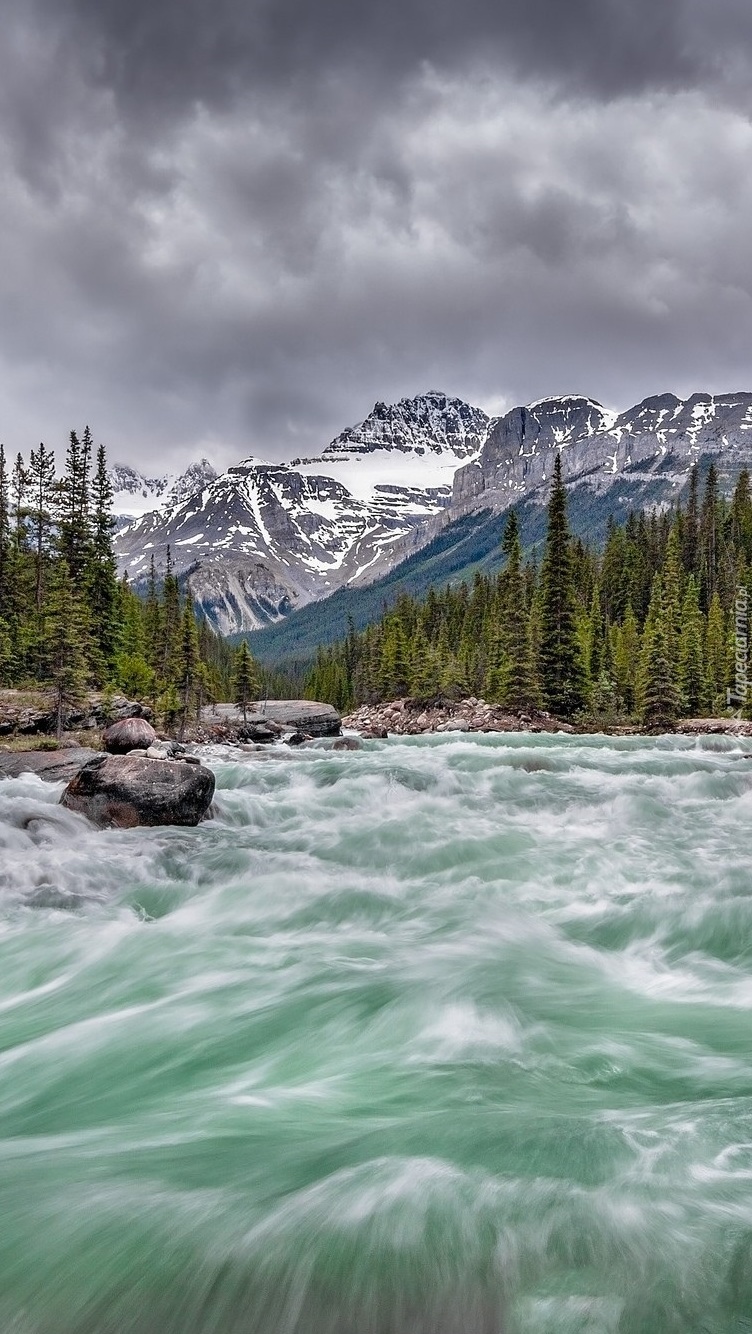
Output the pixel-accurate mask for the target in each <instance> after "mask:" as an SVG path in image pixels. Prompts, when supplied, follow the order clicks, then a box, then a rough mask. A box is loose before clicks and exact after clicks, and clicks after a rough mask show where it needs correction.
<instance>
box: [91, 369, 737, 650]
mask: <svg viewBox="0 0 752 1334" xmlns="http://www.w3.org/2000/svg"><path fill="white" fill-rule="evenodd" d="M557 452H561V456H562V465H563V472H564V477H565V479H566V481H567V484H568V486H569V488H570V490H572V492H573V506H574V509H573V514H574V513H575V512H576V513H577V514H579V515H580V518H581V530H582V531H583V532H588V533H591V534H595V533H597V532H598V531H600V529H601V528H602V527H603V524H604V523H605V519H606V517H607V515H608V513H610V512H612V511H613V512H626V511H627V510H628V509H629V508H638V507H640V506H644V505H651V506H658V507H665V506H667V505H669V504H671V503H672V502H673V501H675V500H676V498H677V496H678V495H679V493H680V492H681V490H682V488H683V487H684V486H685V484H686V480H687V476H688V473H689V470H690V468H691V466H692V464H693V463H695V462H699V461H701V460H706V459H708V458H709V457H713V458H714V459H715V461H716V464H717V466H718V469H719V473H720V477H721V483H722V485H723V484H725V485H726V487H727V488H728V489H730V487H731V486H732V485H733V482H734V481H735V479H736V477H737V476H738V474H739V471H740V470H741V468H742V467H752V394H749V393H737V394H723V395H715V396H713V395H711V394H694V395H692V397H691V398H689V399H687V400H681V399H678V398H676V397H675V396H674V395H673V394H663V395H660V396H658V397H655V398H649V399H645V400H644V402H642V403H639V404H637V405H636V406H635V407H633V408H630V409H629V410H628V411H627V412H623V413H621V414H617V413H615V412H612V411H610V410H608V409H606V408H604V407H602V406H601V404H599V403H597V402H595V400H593V399H591V398H587V397H583V396H578V395H572V394H569V395H562V396H560V397H555V398H548V399H541V400H539V401H537V402H536V403H532V404H529V405H527V406H525V407H516V408H513V409H512V410H511V411H510V412H507V413H505V414H504V416H502V417H499V418H495V419H490V418H489V417H488V416H487V415H486V414H485V413H484V412H482V411H481V410H480V409H478V408H474V407H472V406H470V405H469V404H467V403H464V402H463V401H462V400H461V399H457V398H452V397H450V396H448V395H446V394H444V393H442V392H440V391H438V390H435V391H431V392H430V393H427V394H422V395H418V396H416V397H415V398H413V399H401V400H400V402H399V403H397V404H393V405H391V406H387V405H386V404H384V403H377V404H376V405H375V407H374V409H373V411H372V412H371V413H370V414H369V416H368V417H366V418H365V419H364V421H362V422H361V423H360V424H359V425H357V426H354V427H350V428H348V430H346V431H344V432H342V434H341V435H339V436H337V437H336V439H334V440H333V441H332V442H331V444H330V445H328V446H327V448H326V449H325V450H324V451H323V453H322V454H321V455H320V456H319V457H318V458H315V459H296V460H294V461H293V463H292V464H284V463H264V462H261V461H259V460H257V459H246V460H245V461H244V462H243V463H241V464H239V465H237V466H236V467H234V468H230V469H229V470H228V471H227V472H226V473H224V474H223V475H222V476H221V477H216V476H214V475H213V470H212V469H211V465H207V464H206V463H205V462H204V463H202V464H199V465H196V468H197V469H198V471H197V472H196V473H195V474H194V475H193V476H192V477H191V476H189V475H188V474H186V475H184V476H183V477H182V478H180V479H175V480H174V481H173V482H172V485H171V488H170V489H169V490H163V491H162V492H160V496H164V497H165V498H166V500H167V502H168V503H167V504H166V505H165V504H162V503H161V502H160V507H159V508H157V509H154V510H153V512H151V513H148V514H146V515H144V516H143V517H142V518H140V519H138V520H137V521H136V522H134V523H131V524H129V525H128V526H127V527H126V528H125V529H124V530H123V531H122V532H121V533H120V534H119V535H118V538H117V543H116V548H117V555H118V559H119V562H120V567H121V570H125V571H127V572H128V575H129V577H131V578H132V579H134V580H135V581H136V582H138V581H139V580H143V579H144V578H145V576H146V574H147V572H148V568H149V562H150V560H151V558H152V557H154V560H155V563H156V566H157V569H158V570H159V571H163V570H164V567H165V563H166V558H167V548H168V546H169V547H170V549H171V553H172V558H173V561H174V564H175V568H176V570H177V572H178V574H180V575H181V576H183V577H184V578H189V579H190V582H191V589H192V592H193V595H194V597H195V598H196V600H197V601H198V603H199V604H200V605H201V606H202V608H203V610H204V611H205V613H206V615H207V616H208V617H209V619H210V620H211V621H212V623H213V624H214V626H215V627H216V628H217V629H218V630H219V631H220V632H222V633H225V634H232V633H238V632H242V631H246V630H248V631H252V630H256V629H259V628H260V627H262V626H265V625H267V626H269V625H272V626H273V625H274V624H275V623H277V622H279V621H280V620H283V619H284V618H285V617H287V616H289V615H290V614H291V613H292V612H294V611H296V610H299V609H301V608H304V607H305V606H306V605H307V604H309V603H313V602H317V601H319V600H321V599H323V598H328V597H329V596H330V595H331V594H332V593H334V592H336V590H337V589H340V588H343V587H348V588H354V589H356V590H357V589H359V588H360V587H361V586H363V585H369V584H372V583H374V582H375V581H378V580H381V579H383V578H385V577H388V576H389V574H390V571H392V570H393V569H394V568H395V567H397V566H401V565H402V563H403V562H405V561H406V560H408V559H410V560H411V559H412V558H413V557H414V556H415V555H416V553H419V552H420V551H421V549H422V548H426V549H427V550H429V551H430V550H433V549H434V548H433V546H432V544H433V543H434V542H435V541H439V548H438V549H440V550H442V551H444V550H447V548H444V547H442V546H441V543H442V542H444V541H447V540H448V541H449V543H450V545H451V544H452V543H453V542H454V539H453V538H452V537H450V538H449V539H446V538H445V537H444V536H443V533H444V530H445V529H446V525H447V523H450V524H451V523H452V522H454V521H456V520H459V519H462V518H464V517H467V516H471V515H473V514H476V513H479V512H480V513H488V512H491V513H494V514H499V513H501V512H503V511H504V510H505V509H507V508H508V507H509V506H510V505H512V504H514V505H520V504H523V503H524V505H525V506H526V507H527V504H528V502H529V504H530V509H529V514H530V516H531V522H532V516H534V515H535V514H536V513H537V512H538V510H539V509H540V506H541V505H542V504H544V503H545V499H546V496H547V491H548V485H549V481H550V477H551V471H552V468H553V461H554V457H555V455H556V453H557ZM202 469H204V472H202V471H201V470H202ZM207 469H208V470H209V471H206V470H207ZM121 471H122V472H124V470H121ZM163 480H164V483H165V487H166V482H167V479H163ZM194 481H195V482H196V483H197V486H196V487H193V482H194ZM141 482H142V483H145V485H146V489H147V491H148V487H149V486H151V485H152V483H146V482H145V479H143V478H142V479H141ZM121 483H122V486H123V488H124V489H125V490H126V491H127V489H128V486H127V485H126V483H127V478H121ZM159 484H160V485H161V484H162V483H161V481H160V482H159ZM128 485H130V483H128ZM154 485H155V486H156V485H157V483H154ZM192 491H195V494H190V495H188V494H187V493H188V492H192ZM136 492H139V483H138V478H136V482H135V484H134V485H133V486H131V493H132V494H135V493H136ZM139 495H140V497H141V499H140V501H139V503H148V496H147V494H146V493H145V492H144V487H143V486H142V487H141V491H140V492H139ZM485 522H486V520H485V519H481V520H480V521H479V528H478V531H479V532H480V531H481V530H484V524H485ZM471 528H473V525H472V524H470V525H469V528H468V530H467V531H468V532H469V531H470V529H471ZM531 531H532V530H531ZM463 540H464V539H463ZM458 558H459V556H458ZM430 559H431V557H430V556H429V557H428V563H427V564H426V563H422V562H420V561H418V562H417V563H416V565H415V566H414V567H413V566H410V568H411V569H412V568H414V569H416V570H417V569H418V568H420V569H428V568H429V565H430ZM400 577H401V576H400ZM422 577H423V576H421V578H422ZM442 577H443V576H442ZM386 586H387V587H388V588H391V587H392V584H391V583H390V582H387V585H386ZM367 603H368V605H370V603H371V597H370V595H369V596H368V597H366V598H365V599H362V600H361V599H359V598H358V597H357V596H355V597H354V598H353V599H352V605H357V606H365V605H366V604H367ZM339 605H340V604H339V603H337V604H336V606H339ZM342 605H344V602H343V603H342ZM327 614H328V613H327ZM313 620H315V617H313ZM313 620H312V619H311V618H310V617H309V618H307V620H306V624H312V623H313ZM277 633H278V632H275V634H277ZM279 633H281V632H279ZM294 633H297V632H293V631H291V632H290V634H291V635H293V634H294ZM304 637H305V638H306V642H308V639H307V632H306V635H305V636H304ZM259 642H261V641H259ZM269 651H271V649H269Z"/></svg>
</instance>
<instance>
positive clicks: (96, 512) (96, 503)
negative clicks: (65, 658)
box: [86, 428, 143, 679]
mask: <svg viewBox="0 0 752 1334" xmlns="http://www.w3.org/2000/svg"><path fill="white" fill-rule="evenodd" d="M87 429H88V428H87ZM91 501H92V515H91V546H90V552H89V560H88V565H87V571H86V584H87V589H88V597H89V607H90V612H91V625H92V637H93V640H94V644H95V645H96V648H97V650H98V656H99V659H100V662H99V674H100V675H101V677H102V678H103V679H104V678H106V677H107V676H108V675H109V673H110V671H111V668H112V666H113V663H114V659H115V653H116V650H117V637H118V625H117V566H116V563H115V555H114V552H113V547H112V535H113V532H114V529H115V521H114V519H113V517H112V485H111V483H110V478H109V475H108V472H107V459H106V455H105V450H104V446H103V445H100V446H99V448H98V450H97V466H96V472H95V474H94V479H93V482H92V487H91ZM142 656H143V654H142Z"/></svg>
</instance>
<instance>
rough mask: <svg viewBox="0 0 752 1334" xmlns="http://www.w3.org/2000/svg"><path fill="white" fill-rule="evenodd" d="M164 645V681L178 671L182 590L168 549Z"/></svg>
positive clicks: (163, 620)
mask: <svg viewBox="0 0 752 1334" xmlns="http://www.w3.org/2000/svg"><path fill="white" fill-rule="evenodd" d="M161 621H162V643H161V646H160V647H161V654H160V657H161V662H160V672H159V675H160V677H161V679H162V681H165V682H167V681H170V680H172V678H173V676H174V674H175V672H176V671H177V657H178V641H179V637H180V589H179V587H178V581H177V579H176V577H175V575H174V573H173V567H172V555H171V552H170V548H169V546H168V548H167V567H166V570H165V577H164V584H163V585H162V616H161Z"/></svg>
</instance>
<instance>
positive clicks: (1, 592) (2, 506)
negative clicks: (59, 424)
mask: <svg viewBox="0 0 752 1334" xmlns="http://www.w3.org/2000/svg"><path fill="white" fill-rule="evenodd" d="M9 494H10V480H9V477H8V465H7V462H6V458H5V445H3V444H0V622H2V621H5V619H6V616H7V610H8V560H9V555H10V540H11V539H10V500H9Z"/></svg>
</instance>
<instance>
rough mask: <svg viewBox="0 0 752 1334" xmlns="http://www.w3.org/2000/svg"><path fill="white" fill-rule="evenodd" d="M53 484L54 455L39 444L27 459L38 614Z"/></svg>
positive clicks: (46, 558) (42, 587)
mask: <svg viewBox="0 0 752 1334" xmlns="http://www.w3.org/2000/svg"><path fill="white" fill-rule="evenodd" d="M54 487H55V456H54V454H53V453H52V451H51V450H49V449H46V448H45V446H44V444H40V446H39V449H36V450H34V449H32V451H31V455H30V459H29V489H30V505H29V531H30V538H31V548H32V551H33V554H34V601H35V604H36V610H37V617H38V618H40V617H41V615H42V604H43V602H44V571H45V566H46V563H47V561H48V559H49V555H50V542H51V534H52V509H53V503H54Z"/></svg>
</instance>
